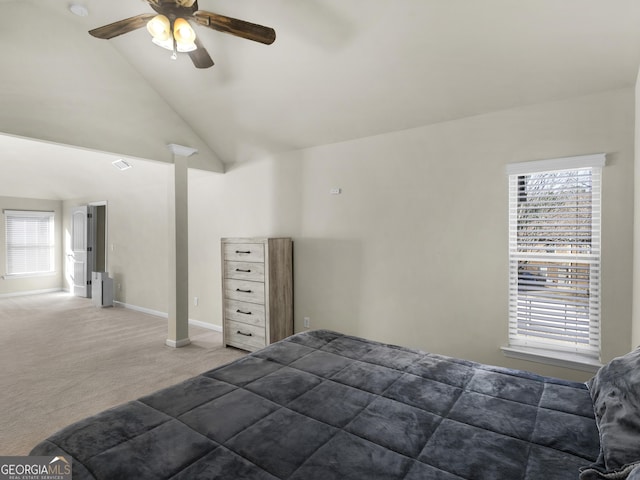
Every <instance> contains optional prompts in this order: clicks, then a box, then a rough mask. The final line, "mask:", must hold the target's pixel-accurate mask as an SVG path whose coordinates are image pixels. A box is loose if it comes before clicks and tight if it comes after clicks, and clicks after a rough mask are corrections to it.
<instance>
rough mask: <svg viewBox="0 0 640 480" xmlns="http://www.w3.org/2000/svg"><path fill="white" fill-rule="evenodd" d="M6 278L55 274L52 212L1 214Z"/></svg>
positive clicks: (6, 211) (16, 211) (5, 212)
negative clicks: (7, 276) (2, 215)
mask: <svg viewBox="0 0 640 480" xmlns="http://www.w3.org/2000/svg"><path fill="white" fill-rule="evenodd" d="M4 216H5V233H6V237H5V238H6V249H7V252H6V253H7V272H6V273H7V275H39V274H46V273H53V271H54V270H55V256H54V251H55V239H54V223H53V220H54V214H53V212H35V211H18V210H5V211H4Z"/></svg>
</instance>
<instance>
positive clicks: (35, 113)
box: [0, 0, 640, 197]
mask: <svg viewBox="0 0 640 480" xmlns="http://www.w3.org/2000/svg"><path fill="white" fill-rule="evenodd" d="M77 2H78V3H80V4H82V5H84V6H86V7H87V8H88V10H89V15H88V16H87V17H78V16H75V15H74V14H72V13H71V12H70V11H69V9H68V7H69V0H0V16H1V18H2V28H0V42H1V46H2V50H1V51H2V55H1V57H0V61H1V62H2V67H1V71H2V74H1V75H0V133H5V134H10V135H11V136H18V137H26V138H31V139H41V140H45V141H47V142H53V143H57V144H62V145H71V146H78V147H82V148H83V150H82V151H83V153H84V154H83V155H81V156H82V157H83V158H82V159H80V160H84V161H90V159H89V157H90V150H96V151H99V152H111V153H114V154H116V155H118V156H124V157H131V158H142V159H148V160H156V161H159V162H171V160H172V157H171V153H170V152H169V150H168V149H167V148H166V145H167V144H168V143H178V144H182V145H188V146H191V147H194V148H196V149H198V152H199V153H198V154H197V155H196V156H194V158H193V160H194V166H196V167H198V168H203V169H210V170H214V171H221V170H223V169H224V168H225V165H228V164H231V163H234V162H243V161H247V160H250V159H253V158H258V157H263V156H268V155H272V154H276V153H279V152H285V151H289V150H297V149H302V148H307V147H311V146H315V145H321V144H327V143H333V142H339V141H344V140H349V139H353V138H359V137H364V136H370V135H375V134H379V133H383V132H389V131H394V130H400V129H406V128H411V127H416V126H420V125H425V124H430V123H435V122H442V121H446V120H452V119H457V118H462V117H466V116H471V115H476V114H480V113H484V112H489V111H496V110H502V109H507V108H512V107H516V106H520V105H527V104H533V103H539V102H546V101H553V100H559V99H564V98H569V97H574V96H581V95H587V94H590V93H595V92H600V91H605V90H611V89H617V88H623V87H630V86H632V85H634V83H635V79H636V75H637V72H638V66H639V65H640V2H638V1H637V0H607V1H602V0H518V1H513V0H199V6H200V8H201V9H203V10H208V11H212V12H216V13H220V14H223V15H228V16H232V17H236V18H240V19H243V20H248V21H251V22H254V23H259V24H263V25H267V26H270V27H273V28H274V29H275V30H276V32H277V38H276V41H275V43H274V44H273V45H270V46H266V45H262V44H259V43H254V42H251V41H248V40H244V39H240V38H237V37H233V36H230V35H227V34H223V33H219V32H216V31H213V30H209V29H205V28H204V27H199V26H196V33H197V34H198V36H199V38H200V40H201V42H202V43H203V45H204V46H205V47H206V48H207V50H208V51H209V53H210V54H211V57H212V58H213V60H214V61H215V63H216V64H215V66H213V67H212V68H209V69H204V70H198V69H196V68H194V67H193V65H192V64H191V62H190V60H189V58H188V57H184V58H183V56H180V58H178V59H177V60H175V61H173V60H171V59H170V58H169V53H168V52H167V51H166V50H163V49H161V48H159V47H157V46H155V45H153V44H152V43H151V41H150V38H149V35H148V33H147V32H146V30H145V29H140V30H137V31H134V32H131V33H128V34H125V35H122V36H120V37H117V38H114V39H112V40H99V39H96V38H93V37H91V36H90V35H89V34H88V33H87V31H88V30H90V29H92V28H95V27H98V26H102V25H104V24H107V23H111V22H114V21H117V20H120V19H122V18H125V17H130V16H133V15H137V14H139V13H145V12H151V11H152V10H151V8H150V7H149V6H148V4H147V2H146V1H144V0H109V1H104V0H77ZM7 139H11V141H12V142H13V144H14V146H15V143H20V142H16V139H15V138H13V137H7V138H5V140H7ZM24 144H25V146H26V145H27V144H29V142H24ZM8 151H9V149H5V148H4V147H3V139H2V138H0V195H7V194H11V195H14V194H15V193H16V192H14V191H13V190H12V188H13V185H14V184H15V182H11V185H10V184H9V182H8V181H7V176H6V175H7V171H6V170H5V166H6V165H7V164H8V163H9V162H10V161H12V162H14V163H15V161H16V160H17V161H18V162H19V161H21V160H23V159H26V157H25V156H24V155H31V154H29V153H26V152H23V153H20V154H17V156H15V157H12V156H11V154H10V153H7V152H8ZM52 151H55V152H58V150H57V149H53V150H52ZM56 154H57V153H56ZM56 154H52V155H51V156H50V157H49V160H50V161H49V162H47V165H54V164H55V155H56ZM13 168H14V171H12V173H11V174H12V175H13V176H14V178H15V177H16V176H17V175H18V174H19V173H18V172H17V171H15V167H13ZM61 181H62V180H61ZM77 193H78V192H76V191H73V192H72V191H71V190H70V189H68V188H66V187H65V188H62V187H61V191H60V192H59V193H58V195H60V196H63V197H64V196H66V195H70V194H74V195H76V194H77Z"/></svg>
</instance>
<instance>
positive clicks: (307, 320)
mask: <svg viewBox="0 0 640 480" xmlns="http://www.w3.org/2000/svg"><path fill="white" fill-rule="evenodd" d="M310 327H311V319H310V318H309V317H304V328H310Z"/></svg>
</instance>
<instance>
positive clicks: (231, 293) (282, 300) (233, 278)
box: [221, 238, 293, 351]
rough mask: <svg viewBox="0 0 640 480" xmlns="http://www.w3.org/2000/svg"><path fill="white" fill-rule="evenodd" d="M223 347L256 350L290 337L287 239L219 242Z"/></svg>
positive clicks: (290, 257) (290, 249) (290, 263)
mask: <svg viewBox="0 0 640 480" xmlns="http://www.w3.org/2000/svg"><path fill="white" fill-rule="evenodd" d="M221 247H222V299H223V301H222V318H223V322H222V325H223V334H224V344H225V346H227V345H229V346H233V347H236V348H240V349H243V350H248V351H255V350H258V349H260V348H262V347H264V346H266V345H269V344H270V343H273V342H276V341H278V340H281V339H283V338H285V337H288V336H289V335H292V334H293V243H292V241H291V239H290V238H223V239H222V241H221Z"/></svg>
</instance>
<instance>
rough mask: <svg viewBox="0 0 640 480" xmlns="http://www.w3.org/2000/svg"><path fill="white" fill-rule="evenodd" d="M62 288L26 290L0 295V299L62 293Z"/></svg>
mask: <svg viewBox="0 0 640 480" xmlns="http://www.w3.org/2000/svg"><path fill="white" fill-rule="evenodd" d="M63 291H64V290H63V289H62V288H47V289H44V290H27V291H24V292H12V293H0V298H9V297H23V296H26V295H41V294H43V293H55V292H63Z"/></svg>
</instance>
